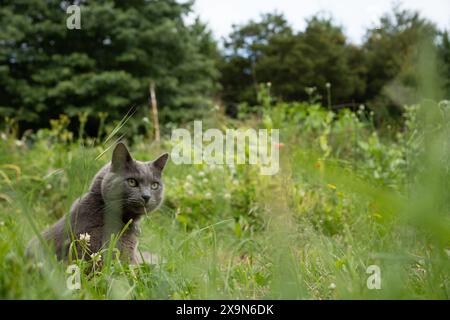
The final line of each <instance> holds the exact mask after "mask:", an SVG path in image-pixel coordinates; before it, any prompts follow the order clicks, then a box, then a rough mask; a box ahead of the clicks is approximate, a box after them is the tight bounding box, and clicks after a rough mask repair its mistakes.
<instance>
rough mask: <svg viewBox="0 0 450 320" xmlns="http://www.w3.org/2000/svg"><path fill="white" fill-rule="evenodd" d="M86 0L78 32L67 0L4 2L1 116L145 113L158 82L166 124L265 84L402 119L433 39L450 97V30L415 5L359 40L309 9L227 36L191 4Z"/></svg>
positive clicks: (235, 100)
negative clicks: (295, 24) (297, 24)
mask: <svg viewBox="0 0 450 320" xmlns="http://www.w3.org/2000/svg"><path fill="white" fill-rule="evenodd" d="M78 3H80V4H81V29H80V30H69V29H68V28H67V27H66V19H67V18H68V16H69V15H68V14H67V13H66V8H67V6H69V5H70V4H71V3H69V2H67V1H58V0H29V1H15V0H14V1H13V0H6V1H2V6H1V7H0V25H1V28H0V118H1V120H0V121H2V123H4V120H5V119H6V118H14V119H17V120H18V121H19V122H20V126H21V128H23V129H26V128H38V127H45V126H48V124H49V122H48V120H49V119H50V118H56V117H58V116H59V114H62V113H65V114H67V115H69V116H70V117H73V118H76V117H77V115H80V113H83V115H84V116H89V118H93V119H95V118H98V117H97V116H98V115H99V113H102V114H104V113H105V112H106V113H107V114H108V117H110V119H119V118H121V117H122V116H123V115H124V114H126V112H127V111H128V110H129V109H130V108H131V107H135V108H137V110H138V111H139V112H140V113H141V114H142V115H144V113H145V112H148V98H149V92H148V87H149V84H150V82H154V83H155V84H156V91H157V98H158V103H159V106H160V108H161V117H162V122H163V123H166V124H167V123H170V122H180V121H185V120H187V119H190V118H195V117H199V116H201V115H202V114H203V113H204V111H205V110H206V109H207V108H210V107H211V105H212V104H213V103H221V104H223V105H225V106H226V108H227V110H228V112H229V113H230V114H234V113H235V112H236V110H237V108H238V106H239V105H240V104H242V103H247V104H248V105H256V104H257V103H258V88H259V86H260V84H264V83H271V95H272V97H273V98H274V99H277V100H279V101H294V100H308V101H318V102H321V103H323V104H324V105H328V106H329V107H331V108H339V107H340V106H357V105H359V104H361V103H364V104H366V105H367V106H368V107H369V108H372V109H376V110H379V113H378V114H383V115H389V116H390V117H391V116H394V117H395V115H397V114H400V112H399V111H400V108H401V106H402V105H403V104H405V103H411V102H414V101H415V100H416V99H417V94H418V93H417V88H418V86H419V80H418V79H419V78H418V77H417V74H416V73H417V68H416V65H417V61H418V59H419V56H420V55H421V52H423V51H424V48H431V49H432V50H431V52H433V53H434V54H432V55H430V58H432V59H436V62H437V63H438V65H439V72H440V76H441V80H440V82H439V84H440V85H441V87H442V89H443V91H442V96H443V97H449V92H450V41H449V34H448V32H446V31H443V30H438V29H437V28H436V26H435V25H434V24H433V23H432V22H430V21H427V20H426V19H424V18H423V17H421V16H420V14H418V13H417V12H411V11H407V10H402V9H400V8H394V9H393V11H392V13H390V14H386V15H385V16H383V17H382V18H381V19H380V21H379V23H378V24H377V25H376V27H374V28H373V29H370V30H368V31H367V34H366V36H365V39H364V41H363V43H362V44H361V45H355V44H352V43H351V42H349V40H348V39H347V37H346V35H345V33H344V32H343V30H342V27H340V26H339V25H336V24H335V23H334V22H333V20H332V19H329V18H324V17H321V16H315V17H311V18H310V19H309V20H308V23H307V27H306V29H305V30H303V31H296V30H294V29H293V28H292V27H291V26H290V24H289V23H288V21H286V19H285V18H284V17H283V16H282V15H280V14H267V15H263V16H262V17H261V18H260V19H259V20H258V21H249V22H248V23H247V24H245V25H240V26H234V29H233V32H232V33H231V34H230V35H229V37H227V39H225V40H224V41H222V40H221V41H220V43H219V42H218V41H216V40H215V39H213V37H212V35H211V32H210V31H209V29H208V27H207V26H206V25H205V24H204V23H202V22H201V20H200V19H196V20H195V21H194V22H193V23H187V22H186V21H187V19H185V18H186V17H187V15H189V14H191V13H192V6H193V2H183V3H178V2H177V1H175V0H151V1H144V0H132V1H118V0H99V1H95V2H94V1H88V2H85V1H81V2H78ZM349 10H350V9H349ZM219 48H220V49H219ZM75 122H76V121H75ZM96 125H98V123H97V124H96V123H95V121H94V122H93V123H89V124H88V127H95V126H96Z"/></svg>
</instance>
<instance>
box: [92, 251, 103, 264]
mask: <svg viewBox="0 0 450 320" xmlns="http://www.w3.org/2000/svg"><path fill="white" fill-rule="evenodd" d="M91 259H92V261H94V262H100V261H102V255H101V254H100V252H94V253H93V254H91Z"/></svg>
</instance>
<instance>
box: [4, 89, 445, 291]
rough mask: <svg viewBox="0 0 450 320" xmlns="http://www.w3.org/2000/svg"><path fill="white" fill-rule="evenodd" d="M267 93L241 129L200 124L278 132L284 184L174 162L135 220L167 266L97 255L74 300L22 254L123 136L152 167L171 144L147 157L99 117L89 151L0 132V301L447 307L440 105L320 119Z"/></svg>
mask: <svg viewBox="0 0 450 320" xmlns="http://www.w3.org/2000/svg"><path fill="white" fill-rule="evenodd" d="M262 92H263V95H262V99H261V100H260V101H261V103H260V105H259V106H255V107H248V106H247V107H246V106H241V108H240V109H239V110H240V112H239V114H238V117H237V119H231V118H229V117H227V116H226V115H225V114H224V112H223V110H222V109H221V108H220V107H216V108H213V109H211V110H210V111H209V112H208V113H207V114H205V115H204V119H203V121H204V125H205V126H208V127H210V128H219V129H221V130H225V129H226V128H236V129H238V128H240V129H246V128H264V129H273V128H278V129H280V141H281V142H280V144H279V146H278V148H279V151H280V165H281V169H280V172H279V173H278V174H277V175H274V176H263V175H260V174H259V168H258V166H250V165H238V166H234V167H233V166H206V165H174V164H173V163H170V162H169V164H168V167H167V168H166V171H165V173H164V181H165V185H166V196H165V201H164V204H163V205H162V207H161V208H160V209H159V210H158V211H157V212H153V213H151V214H150V216H148V217H146V218H145V219H144V221H143V223H142V236H141V239H140V248H141V249H142V250H147V251H150V252H152V253H155V254H158V255H159V256H160V257H162V258H163V259H164V263H161V264H159V265H153V266H149V265H141V266H138V267H131V266H128V265H125V264H122V263H121V262H120V261H119V260H118V259H117V258H116V255H115V254H114V249H113V248H108V249H105V251H104V252H101V255H102V260H103V268H102V269H95V270H90V268H92V265H90V264H89V263H87V262H86V261H82V260H76V259H75V260H74V261H72V263H73V264H76V265H77V266H79V267H80V268H81V269H82V270H84V271H86V272H82V273H81V288H80V289H79V290H69V289H68V288H67V286H66V281H67V278H68V274H66V269H67V264H63V263H60V262H57V261H56V259H55V258H54V257H53V256H52V255H51V254H49V255H47V256H46V257H47V258H46V259H45V260H42V261H39V262H36V261H30V260H29V259H27V258H26V257H25V247H26V244H27V242H28V241H29V240H30V239H31V238H32V237H33V235H34V234H36V232H39V231H42V230H43V229H44V228H45V227H46V226H49V225H51V224H53V223H54V222H55V221H56V220H57V219H59V217H61V216H62V215H64V214H66V213H67V212H68V211H69V209H70V206H71V204H72V202H73V201H74V200H75V199H76V198H78V197H79V196H80V195H82V194H83V193H84V192H86V190H87V188H88V186H89V183H90V181H91V179H92V177H93V176H94V174H95V173H96V171H97V170H98V169H99V168H100V167H101V166H102V165H103V164H104V163H106V162H107V161H108V160H109V157H110V153H111V152H110V151H107V152H104V151H105V150H107V149H108V147H109V146H111V145H113V143H114V142H115V141H116V140H117V139H118V138H119V137H122V136H123V137H124V139H125V141H126V142H127V143H128V144H129V145H130V146H131V150H132V153H133V155H134V156H135V158H137V159H141V160H150V159H153V158H154V157H156V156H157V155H159V154H160V153H161V152H163V151H170V150H171V148H172V145H171V143H170V139H169V138H170V135H169V134H170V131H168V132H169V134H165V135H163V139H162V141H161V144H160V145H157V144H155V143H154V142H153V140H152V139H151V137H149V135H148V134H147V133H145V134H142V133H140V134H139V133H137V132H135V131H133V130H132V128H133V125H135V124H136V123H137V124H142V123H145V124H146V125H147V122H148V121H147V120H146V119H145V118H142V117H138V116H134V117H133V118H132V119H128V120H127V121H122V122H121V123H108V121H107V120H106V122H105V126H103V127H102V128H101V130H102V131H101V132H99V135H98V138H96V139H94V138H92V137H91V138H88V137H86V136H85V135H83V132H82V130H81V133H80V135H79V136H74V134H73V133H71V132H70V131H69V130H68V129H67V128H68V125H69V121H70V120H69V118H68V117H66V116H64V115H63V116H61V117H60V118H59V119H54V120H52V121H51V128H50V129H41V130H39V131H37V132H29V133H26V134H25V135H24V137H23V138H21V139H18V137H17V132H16V125H15V123H14V120H12V119H6V122H5V123H6V126H5V129H4V130H3V131H2V132H1V138H0V181H1V182H0V270H1V272H0V298H2V299H449V297H450V278H449V276H450V272H449V271H450V261H449V258H450V237H449V234H450V233H449V231H450V219H449V218H450V215H449V213H450V192H449V184H450V173H449V161H448V160H449V151H450V148H448V136H449V135H448V134H449V132H448V122H449V121H450V109H449V108H450V106H449V105H448V102H441V103H434V102H423V103H422V104H420V105H414V106H409V107H406V108H405V109H404V115H403V117H402V121H401V123H397V124H380V123H377V115H376V114H374V113H373V112H371V111H368V110H366V109H365V108H364V106H361V107H360V108H359V109H356V110H350V109H346V108H343V109H340V110H338V111H330V110H329V109H327V108H326V107H323V106H320V105H318V104H315V103H274V102H273V101H272V100H271V98H270V96H269V95H268V94H267V95H264V90H263V91H262ZM249 108H250V109H251V112H250V111H248V110H247V109H249ZM90 116H91V117H94V116H98V115H90ZM186 127H187V128H190V127H189V123H188V124H186ZM191 129H192V128H191ZM107 137H109V139H107ZM369 266H377V267H378V268H379V270H380V272H381V274H380V275H381V278H380V280H381V282H380V285H381V287H380V288H378V289H374V288H370V285H369V286H368V284H367V282H368V279H369V277H370V276H371V272H370V268H369V270H368V267H369ZM369 282H370V281H369Z"/></svg>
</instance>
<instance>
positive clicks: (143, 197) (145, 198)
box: [142, 194, 150, 203]
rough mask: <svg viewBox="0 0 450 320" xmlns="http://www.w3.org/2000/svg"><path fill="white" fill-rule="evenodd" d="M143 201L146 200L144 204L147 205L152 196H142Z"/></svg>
mask: <svg viewBox="0 0 450 320" xmlns="http://www.w3.org/2000/svg"><path fill="white" fill-rule="evenodd" d="M142 199H144V202H145V203H147V202H148V200H150V195H149V194H143V195H142Z"/></svg>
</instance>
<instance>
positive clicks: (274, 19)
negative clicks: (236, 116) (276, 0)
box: [220, 14, 364, 104]
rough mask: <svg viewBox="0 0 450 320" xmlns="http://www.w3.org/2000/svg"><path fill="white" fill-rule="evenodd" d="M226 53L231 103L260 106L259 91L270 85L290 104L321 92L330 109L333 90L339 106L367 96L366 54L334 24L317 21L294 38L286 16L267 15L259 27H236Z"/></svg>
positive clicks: (254, 24)
mask: <svg viewBox="0 0 450 320" xmlns="http://www.w3.org/2000/svg"><path fill="white" fill-rule="evenodd" d="M225 48H226V49H227V51H226V52H225V57H224V61H225V63H224V64H222V67H221V68H220V69H221V72H222V80H221V82H222V86H223V87H224V89H225V91H224V95H223V98H224V100H225V101H227V102H229V101H232V102H236V101H246V102H248V103H250V104H252V103H255V100H256V88H257V85H258V84H259V83H265V82H271V83H272V88H273V89H272V90H273V91H272V92H273V94H274V95H275V96H276V97H278V98H279V99H282V100H285V101H293V100H304V99H307V97H308V94H307V93H306V91H305V89H306V88H307V87H317V90H318V91H319V93H321V95H322V96H323V102H324V103H325V102H326V101H327V89H326V88H327V86H328V84H330V85H331V87H332V91H333V94H332V103H335V104H336V103H339V102H340V103H345V102H351V101H352V100H353V99H354V97H355V96H356V97H359V96H362V95H363V92H364V83H363V82H362V81H361V79H362V78H361V72H362V71H361V65H360V63H359V61H360V60H358V59H359V57H360V54H361V50H359V48H357V47H355V46H352V45H350V44H348V43H347V41H346V37H345V35H344V33H343V32H342V29H341V28H340V27H339V26H335V25H334V24H333V22H332V20H331V19H326V18H321V17H318V16H316V17H312V18H311V19H309V20H308V21H307V27H306V29H305V31H304V32H298V33H295V32H293V30H292V28H291V27H290V26H289V24H288V23H287V21H286V20H285V19H284V17H283V16H282V15H278V14H266V15H263V16H262V17H261V21H260V22H255V21H250V22H249V23H248V24H246V25H243V26H235V27H234V30H233V32H232V34H231V35H230V38H229V40H228V41H227V42H226V43H225ZM236 99H237V100H236Z"/></svg>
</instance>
